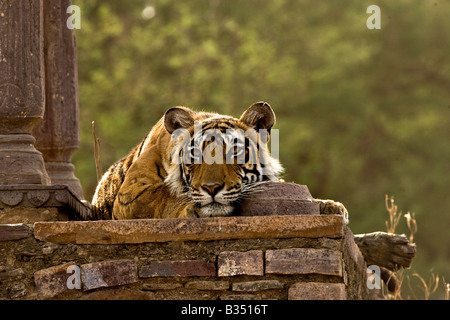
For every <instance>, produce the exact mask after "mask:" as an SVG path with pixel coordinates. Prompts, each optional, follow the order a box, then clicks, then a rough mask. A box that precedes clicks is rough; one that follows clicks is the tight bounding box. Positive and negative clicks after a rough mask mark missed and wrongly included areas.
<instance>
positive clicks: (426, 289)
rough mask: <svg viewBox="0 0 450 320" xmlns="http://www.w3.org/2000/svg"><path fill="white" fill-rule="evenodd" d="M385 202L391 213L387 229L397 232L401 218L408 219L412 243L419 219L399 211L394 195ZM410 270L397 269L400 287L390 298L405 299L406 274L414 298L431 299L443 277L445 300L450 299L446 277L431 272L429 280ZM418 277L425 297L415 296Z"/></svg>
mask: <svg viewBox="0 0 450 320" xmlns="http://www.w3.org/2000/svg"><path fill="white" fill-rule="evenodd" d="M385 203H386V210H387V211H388V214H389V219H388V220H386V222H385V223H386V229H387V232H388V233H395V230H396V228H397V226H398V224H399V222H400V220H401V218H402V217H403V218H405V219H406V225H407V227H408V230H409V242H410V243H414V236H415V234H416V233H417V230H418V227H417V220H416V218H415V216H414V213H411V212H409V211H408V212H407V213H406V214H403V213H402V212H401V211H398V207H397V205H395V203H394V197H388V195H386V198H385ZM408 271H409V270H405V269H400V270H398V271H396V276H397V279H398V281H399V284H400V286H399V287H400V289H399V290H397V291H396V292H394V293H393V294H392V295H390V296H389V298H390V299H394V300H403V297H402V291H403V290H402V287H403V285H404V279H405V276H406V279H407V282H408V287H409V289H410V291H411V293H412V295H413V297H412V298H413V299H416V300H418V299H423V300H429V299H430V297H431V295H432V294H434V293H436V291H437V290H438V288H439V283H440V279H442V283H443V286H444V292H445V293H444V299H445V300H450V284H449V283H447V282H446V281H445V279H444V277H439V276H438V275H437V274H435V273H434V272H431V276H430V278H429V280H428V282H427V281H425V279H424V278H423V277H422V276H421V275H419V274H418V273H417V272H413V273H412V275H411V277H410V276H409V275H408V274H406V273H408ZM412 277H413V278H416V279H418V281H419V285H418V287H419V288H420V290H421V291H422V293H423V297H422V298H420V297H417V296H415V294H414V292H415V291H417V290H414V289H413V287H412V285H411V279H412ZM416 286H417V285H416ZM384 292H385V293H386V292H387V290H385V289H384Z"/></svg>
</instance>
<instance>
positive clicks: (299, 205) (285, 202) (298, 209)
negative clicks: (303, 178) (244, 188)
mask: <svg viewBox="0 0 450 320" xmlns="http://www.w3.org/2000/svg"><path fill="white" fill-rule="evenodd" d="M295 214H302V215H305V214H316V215H318V214H320V208H319V203H317V202H316V201H315V200H314V198H313V197H312V196H311V193H310V192H309V189H308V187H307V186H305V185H299V184H296V183H288V182H266V183H264V184H261V185H258V189H257V191H256V192H251V193H249V194H248V195H246V197H245V198H244V200H243V201H242V204H241V206H240V208H239V210H238V213H237V215H238V216H267V215H295Z"/></svg>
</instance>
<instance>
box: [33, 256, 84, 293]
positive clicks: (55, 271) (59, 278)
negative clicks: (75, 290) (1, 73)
mask: <svg viewBox="0 0 450 320" xmlns="http://www.w3.org/2000/svg"><path fill="white" fill-rule="evenodd" d="M74 265H75V263H74V262H68V263H65V264H61V265H57V266H53V267H50V268H47V269H42V270H38V271H36V272H35V273H34V283H35V284H36V288H37V290H38V292H39V293H40V295H41V296H42V297H44V298H51V297H54V296H56V295H58V294H60V293H62V292H65V291H69V290H71V288H69V286H68V285H67V280H68V278H69V277H70V276H72V273H70V272H69V273H68V268H69V267H70V266H74Z"/></svg>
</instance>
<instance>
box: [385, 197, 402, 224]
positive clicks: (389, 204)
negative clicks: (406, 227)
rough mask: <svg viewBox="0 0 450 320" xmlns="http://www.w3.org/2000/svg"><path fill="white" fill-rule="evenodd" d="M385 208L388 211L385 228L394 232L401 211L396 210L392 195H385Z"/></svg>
mask: <svg viewBox="0 0 450 320" xmlns="http://www.w3.org/2000/svg"><path fill="white" fill-rule="evenodd" d="M385 203H386V210H387V211H388V213H389V221H386V229H387V232H388V233H395V229H396V228H397V225H398V223H399V222H400V219H401V217H402V212H401V211H400V212H398V207H397V205H395V203H394V197H390V198H389V197H388V195H386V196H385Z"/></svg>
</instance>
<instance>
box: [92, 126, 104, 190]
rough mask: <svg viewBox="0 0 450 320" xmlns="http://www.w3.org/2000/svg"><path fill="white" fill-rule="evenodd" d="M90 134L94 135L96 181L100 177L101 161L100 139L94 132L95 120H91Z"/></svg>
mask: <svg viewBox="0 0 450 320" xmlns="http://www.w3.org/2000/svg"><path fill="white" fill-rule="evenodd" d="M92 136H93V137H94V161H95V170H96V172H97V182H99V181H100V179H101V178H102V172H103V170H102V162H101V156H100V152H101V148H100V139H99V138H97V135H96V134H95V121H92Z"/></svg>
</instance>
